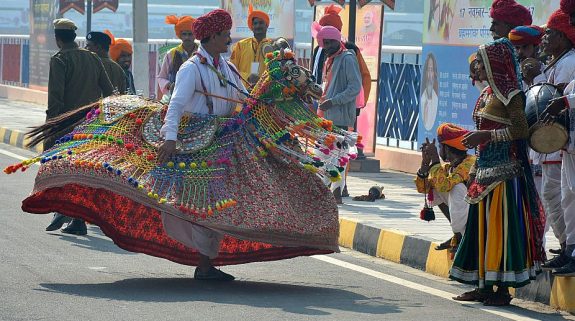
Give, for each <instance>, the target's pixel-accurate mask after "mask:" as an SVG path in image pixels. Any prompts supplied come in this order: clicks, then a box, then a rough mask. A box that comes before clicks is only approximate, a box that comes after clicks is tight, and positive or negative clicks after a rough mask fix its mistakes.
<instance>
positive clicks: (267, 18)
mask: <svg viewBox="0 0 575 321" xmlns="http://www.w3.org/2000/svg"><path fill="white" fill-rule="evenodd" d="M254 18H259V19H262V20H263V21H265V23H266V26H268V27H269V26H270V16H268V14H267V13H265V12H263V11H260V10H254V6H252V4H251V3H250V6H249V8H248V27H249V28H250V30H254V28H253V23H254Z"/></svg>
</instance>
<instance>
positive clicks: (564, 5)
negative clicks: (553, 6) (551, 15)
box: [559, 0, 575, 15]
mask: <svg viewBox="0 0 575 321" xmlns="http://www.w3.org/2000/svg"><path fill="white" fill-rule="evenodd" d="M559 7H561V10H563V11H565V13H566V14H568V15H570V14H572V13H573V12H575V0H561V3H560V4H559Z"/></svg>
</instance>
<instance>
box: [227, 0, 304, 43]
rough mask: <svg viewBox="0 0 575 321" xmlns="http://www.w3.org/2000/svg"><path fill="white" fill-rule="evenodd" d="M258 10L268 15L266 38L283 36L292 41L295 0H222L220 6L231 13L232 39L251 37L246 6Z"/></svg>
mask: <svg viewBox="0 0 575 321" xmlns="http://www.w3.org/2000/svg"><path fill="white" fill-rule="evenodd" d="M250 3H251V4H252V5H253V7H254V10H260V11H263V12H265V13H267V14H268V15H269V16H270V26H269V27H268V34H267V36H268V38H272V39H275V38H278V37H284V38H286V39H287V40H288V41H290V42H293V39H294V30H295V19H294V17H295V0H222V8H223V9H224V10H226V11H227V12H229V13H230V14H231V15H232V19H233V22H234V23H233V26H232V39H233V41H234V42H236V41H238V40H239V39H243V38H249V37H253V36H254V34H253V32H252V31H251V30H250V28H249V27H248V7H249V5H250Z"/></svg>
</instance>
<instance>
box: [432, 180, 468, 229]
mask: <svg viewBox="0 0 575 321" xmlns="http://www.w3.org/2000/svg"><path fill="white" fill-rule="evenodd" d="M465 195H467V186H465V184H463V183H459V184H457V185H455V186H453V188H452V189H451V190H450V191H449V192H438V191H436V190H435V189H433V204H432V205H434V206H435V205H439V204H445V205H447V206H448V207H449V214H450V216H451V229H452V230H453V233H461V235H463V234H465V226H466V225H467V215H468V213H469V203H467V202H466V201H465Z"/></svg>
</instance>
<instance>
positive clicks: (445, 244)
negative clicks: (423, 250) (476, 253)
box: [435, 239, 451, 251]
mask: <svg viewBox="0 0 575 321" xmlns="http://www.w3.org/2000/svg"><path fill="white" fill-rule="evenodd" d="M450 248H451V239H449V240H447V241H445V242H443V243H440V244H439V245H438V246H436V247H435V250H436V251H443V250H447V249H450Z"/></svg>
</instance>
